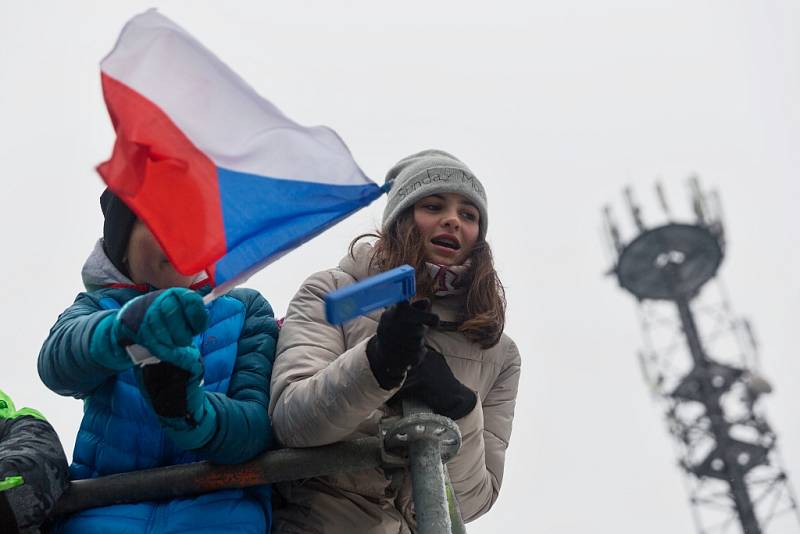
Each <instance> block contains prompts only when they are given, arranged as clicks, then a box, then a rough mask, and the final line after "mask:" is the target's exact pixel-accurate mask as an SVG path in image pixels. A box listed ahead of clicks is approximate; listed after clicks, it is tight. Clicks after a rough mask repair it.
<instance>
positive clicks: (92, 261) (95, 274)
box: [81, 238, 134, 291]
mask: <svg viewBox="0 0 800 534" xmlns="http://www.w3.org/2000/svg"><path fill="white" fill-rule="evenodd" d="M81 278H83V285H84V287H85V288H86V290H87V291H95V290H97V289H101V288H103V287H107V286H109V285H112V284H125V285H134V283H133V281H132V280H131V279H130V278H128V277H127V276H125V275H124V274H122V273H121V272H120V271H119V269H117V268H116V267H114V264H113V263H112V262H111V260H110V259H109V258H108V256H107V255H106V252H105V250H103V239H102V238H100V239H98V240H97V243H95V245H94V249H92V252H91V253H90V254H89V257H88V258H86V261H85V262H84V264H83V269H81Z"/></svg>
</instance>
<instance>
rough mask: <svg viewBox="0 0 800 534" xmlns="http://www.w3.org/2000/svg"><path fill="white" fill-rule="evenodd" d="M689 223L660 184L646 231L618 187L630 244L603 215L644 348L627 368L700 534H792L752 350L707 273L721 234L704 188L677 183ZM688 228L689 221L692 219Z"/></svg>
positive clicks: (714, 199)
mask: <svg viewBox="0 0 800 534" xmlns="http://www.w3.org/2000/svg"><path fill="white" fill-rule="evenodd" d="M689 189H690V200H691V204H690V205H691V215H690V216H689V217H688V218H687V219H688V222H679V221H678V220H675V219H674V218H673V214H672V210H671V209H670V206H669V203H668V202H667V197H666V194H665V191H664V189H663V188H662V186H661V184H660V183H658V184H657V185H656V188H655V193H656V195H655V200H656V201H657V204H658V205H659V207H660V209H659V210H658V211H660V212H661V213H660V214H659V219H660V220H659V224H656V225H652V226H650V227H648V226H647V225H646V223H645V221H644V216H643V209H642V207H641V205H640V204H639V203H638V202H637V200H636V199H635V198H634V193H633V191H632V190H631V189H630V188H627V189H625V191H624V198H625V204H626V208H627V211H628V212H629V215H630V216H631V219H632V222H633V225H634V226H635V228H636V235H635V236H634V237H633V238H632V239H630V240H627V241H625V240H623V237H622V233H621V231H620V225H619V224H618V222H617V220H616V218H615V216H614V213H613V212H612V209H611V207H610V206H606V207H605V208H604V210H603V216H604V225H605V231H606V236H607V238H608V245H609V250H610V251H611V257H612V268H611V270H610V271H609V274H612V275H615V276H616V278H617V280H618V282H619V284H620V286H621V287H622V288H623V289H625V290H626V291H628V292H630V293H631V294H633V296H634V297H636V299H637V301H638V306H639V316H640V319H641V326H642V330H643V332H644V339H645V347H644V349H643V350H641V351H640V352H639V355H638V356H639V363H640V364H641V370H642V373H643V375H644V378H645V381H646V382H647V384H648V385H649V386H650V388H651V390H652V392H653V394H654V396H655V397H656V398H657V399H658V401H659V402H660V403H661V404H662V405H663V406H664V408H665V415H666V420H667V425H668V428H669V432H670V434H671V435H672V437H673V438H674V439H675V443H676V445H677V452H678V457H679V466H680V468H681V469H682V470H683V472H684V474H685V479H686V482H687V487H688V491H689V498H690V503H691V508H692V515H693V517H694V520H695V524H696V525H697V529H698V532H699V533H700V534H724V533H732V532H737V531H738V532H742V533H744V534H768V533H769V534H771V533H773V532H774V533H776V534H777V533H781V534H782V533H788V532H800V512H798V507H797V503H796V499H795V497H794V494H793V492H792V488H791V485H790V484H789V480H788V477H787V475H786V472H785V471H784V469H783V467H782V462H781V460H780V457H779V454H778V449H777V445H776V442H777V436H776V433H775V431H774V430H773V429H772V427H771V426H770V425H769V423H768V422H767V420H766V418H765V416H764V410H763V406H762V405H761V402H760V401H761V398H762V396H763V395H765V394H768V393H770V392H771V391H772V387H771V385H770V384H769V382H768V381H767V380H766V379H765V378H764V377H763V376H762V375H761V374H760V372H759V362H758V344H757V341H756V337H755V335H754V332H753V328H752V326H751V325H750V322H749V321H748V320H747V319H744V318H742V317H738V316H736V315H735V314H734V313H733V311H732V310H731V307H730V305H729V303H728V298H727V296H726V293H725V290H724V287H723V285H722V283H721V281H720V280H719V277H718V276H717V271H718V270H719V267H720V265H721V264H722V260H723V258H724V257H725V229H724V225H723V218H722V209H721V205H720V201H719V196H718V194H717V193H716V191H712V192H704V191H702V190H701V187H700V183H699V180H698V179H697V177H692V178H690V180H689ZM692 219H693V220H692Z"/></svg>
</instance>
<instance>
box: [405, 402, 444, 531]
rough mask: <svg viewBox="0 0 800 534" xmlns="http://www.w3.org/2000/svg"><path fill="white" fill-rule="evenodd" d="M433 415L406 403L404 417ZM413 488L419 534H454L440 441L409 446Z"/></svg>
mask: <svg viewBox="0 0 800 534" xmlns="http://www.w3.org/2000/svg"><path fill="white" fill-rule="evenodd" d="M423 413H432V412H431V410H430V408H428V407H427V406H425V405H424V404H421V403H419V402H417V401H414V400H412V399H404V400H403V415H404V416H406V417H408V416H410V415H414V414H423ZM408 456H409V461H410V467H411V485H412V490H413V494H414V510H415V512H416V516H417V530H418V532H419V534H450V532H451V528H452V524H451V522H450V513H449V510H448V508H447V493H446V491H445V475H444V464H443V463H442V453H441V448H440V445H439V441H438V440H437V439H435V438H433V439H428V438H421V439H418V440H416V441H414V442H412V443H411V444H410V445H409V450H408Z"/></svg>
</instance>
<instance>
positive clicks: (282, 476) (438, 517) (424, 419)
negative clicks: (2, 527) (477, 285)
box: [51, 400, 466, 534]
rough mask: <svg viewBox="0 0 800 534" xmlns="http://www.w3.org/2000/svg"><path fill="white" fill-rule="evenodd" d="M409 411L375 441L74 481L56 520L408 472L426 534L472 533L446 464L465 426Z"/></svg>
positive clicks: (413, 406) (409, 406) (406, 404)
mask: <svg viewBox="0 0 800 534" xmlns="http://www.w3.org/2000/svg"><path fill="white" fill-rule="evenodd" d="M403 413H404V415H403V417H396V418H388V419H384V420H383V421H382V422H381V426H380V436H376V437H367V438H360V439H356V440H353V441H345V442H340V443H334V444H332V445H326V446H322V447H309V448H303V449H278V450H274V451H267V452H264V453H262V454H261V455H259V456H257V457H256V458H254V459H253V460H250V461H249V462H245V463H242V464H236V465H218V464H212V463H209V462H195V463H190V464H180V465H173V466H169V467H159V468H155V469H144V470H140V471H131V472H128V473H119V474H116V475H109V476H104V477H99V478H93V479H86V480H75V481H73V482H71V483H70V485H69V487H68V488H67V490H66V491H65V492H64V495H63V496H62V497H61V500H59V502H58V504H57V505H56V508H55V510H54V511H53V514H52V516H51V517H59V516H64V515H68V514H72V513H75V512H78V511H81V510H85V509H88V508H96V507H99V506H109V505H113V504H123V503H133V502H142V501H151V500H168V499H175V498H181V497H189V496H192V495H198V494H201V493H208V492H212V491H218V490H224V489H233V488H246V487H250V486H257V485H261V484H273V483H275V482H284V481H289V480H299V479H304V478H311V477H318V476H326V475H334V474H338V473H349V472H354V471H363V470H365V469H372V468H376V467H383V468H397V467H404V466H409V468H410V471H411V481H412V487H413V498H414V509H415V512H416V518H417V529H418V531H419V533H420V534H450V533H453V534H462V533H464V532H466V530H465V528H464V523H463V521H462V519H461V513H460V510H459V507H458V503H457V501H456V499H455V494H454V492H453V491H452V487H451V486H450V484H449V479H448V476H447V467H446V465H445V464H446V462H447V461H448V460H449V459H450V458H452V457H454V456H455V455H456V453H457V452H458V449H459V448H460V447H461V433H460V431H459V429H458V426H457V425H456V424H455V423H454V422H453V421H452V420H451V419H448V418H447V417H444V416H441V415H436V414H434V413H432V412H431V410H430V409H429V408H427V407H426V406H424V405H422V404H419V403H417V402H414V401H410V400H405V401H403Z"/></svg>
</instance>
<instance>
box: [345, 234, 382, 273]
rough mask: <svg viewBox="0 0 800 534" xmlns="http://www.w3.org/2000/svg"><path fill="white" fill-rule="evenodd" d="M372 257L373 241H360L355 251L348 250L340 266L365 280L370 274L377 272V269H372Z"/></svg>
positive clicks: (354, 248)
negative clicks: (370, 265)
mask: <svg viewBox="0 0 800 534" xmlns="http://www.w3.org/2000/svg"><path fill="white" fill-rule="evenodd" d="M371 259H372V243H365V242H362V243H358V244H357V245H356V246H355V247H353V253H352V254H350V251H349V250H348V251H347V254H345V256H344V258H342V260H341V261H340V262H339V268H340V269H341V270H343V271H344V272H346V273H347V274H349V275H350V276H352V277H353V278H355V279H356V280H359V281H360V280H363V279H364V278H367V277H368V276H370V275H373V274H377V271H370V268H369V262H370V260H371Z"/></svg>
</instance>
